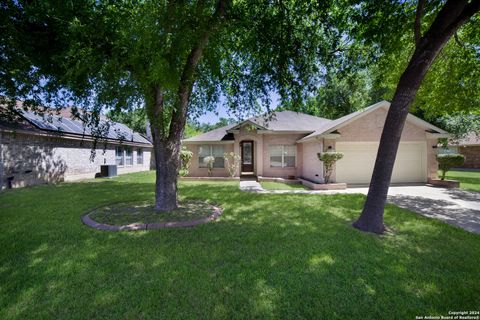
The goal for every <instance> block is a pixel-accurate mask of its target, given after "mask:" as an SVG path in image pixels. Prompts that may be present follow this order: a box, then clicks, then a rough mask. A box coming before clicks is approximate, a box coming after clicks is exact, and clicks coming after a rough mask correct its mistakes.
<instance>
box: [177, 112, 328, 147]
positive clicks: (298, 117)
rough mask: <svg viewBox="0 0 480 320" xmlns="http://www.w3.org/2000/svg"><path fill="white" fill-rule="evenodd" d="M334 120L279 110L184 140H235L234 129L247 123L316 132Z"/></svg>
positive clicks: (264, 128) (272, 128)
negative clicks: (232, 132)
mask: <svg viewBox="0 0 480 320" xmlns="http://www.w3.org/2000/svg"><path fill="white" fill-rule="evenodd" d="M330 122H332V120H328V119H325V118H320V117H315V116H311V115H308V114H304V113H300V112H294V111H288V110H287V111H279V112H274V113H271V114H264V115H261V116H258V117H253V118H249V119H247V120H245V121H241V122H239V123H235V124H231V125H228V126H225V127H222V128H218V129H215V130H212V131H209V132H205V133H203V134H201V135H198V136H195V137H191V138H188V139H185V140H183V141H184V142H201V141H205V142H213V141H228V140H234V137H233V134H231V133H229V132H231V131H232V130H237V129H240V128H241V127H242V126H245V125H254V126H257V128H258V129H260V130H267V131H274V132H282V131H283V132H304V133H310V132H314V131H315V129H316V128H318V127H319V126H321V125H324V124H327V123H330Z"/></svg>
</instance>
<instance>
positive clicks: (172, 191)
mask: <svg viewBox="0 0 480 320" xmlns="http://www.w3.org/2000/svg"><path fill="white" fill-rule="evenodd" d="M179 150H180V142H178V143H177V144H171V143H169V142H164V141H158V142H155V170H156V184H155V209H156V210H157V211H170V210H173V209H175V208H177V207H178V199H177V177H178V164H179Z"/></svg>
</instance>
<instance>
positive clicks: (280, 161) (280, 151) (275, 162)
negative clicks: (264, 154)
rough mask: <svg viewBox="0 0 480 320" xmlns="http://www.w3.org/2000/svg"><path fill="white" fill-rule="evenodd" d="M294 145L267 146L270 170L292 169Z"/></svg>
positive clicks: (294, 154) (293, 164)
mask: <svg viewBox="0 0 480 320" xmlns="http://www.w3.org/2000/svg"><path fill="white" fill-rule="evenodd" d="M296 149H297V148H296V146H295V145H280V144H278V145H271V146H269V152H270V167H272V168H294V167H295V156H296Z"/></svg>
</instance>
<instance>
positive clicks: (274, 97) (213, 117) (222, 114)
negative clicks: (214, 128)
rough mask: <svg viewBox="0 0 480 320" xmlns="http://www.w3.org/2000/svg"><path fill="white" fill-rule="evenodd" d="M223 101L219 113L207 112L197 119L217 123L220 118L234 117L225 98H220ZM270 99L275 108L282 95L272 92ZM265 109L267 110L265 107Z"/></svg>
mask: <svg viewBox="0 0 480 320" xmlns="http://www.w3.org/2000/svg"><path fill="white" fill-rule="evenodd" d="M220 100H221V101H220V102H219V103H218V107H217V113H218V114H215V113H214V112H207V113H206V114H204V115H202V116H200V117H199V118H198V119H197V121H198V122H200V123H210V124H215V123H217V122H218V120H219V119H220V118H234V119H235V116H234V115H233V114H232V115H230V114H228V110H227V108H226V107H225V105H224V104H223V99H220ZM270 100H271V106H270V108H271V109H272V110H274V109H275V108H277V107H278V105H279V104H280V96H279V95H278V94H276V93H274V92H271V93H270ZM264 111H266V110H265V109H264Z"/></svg>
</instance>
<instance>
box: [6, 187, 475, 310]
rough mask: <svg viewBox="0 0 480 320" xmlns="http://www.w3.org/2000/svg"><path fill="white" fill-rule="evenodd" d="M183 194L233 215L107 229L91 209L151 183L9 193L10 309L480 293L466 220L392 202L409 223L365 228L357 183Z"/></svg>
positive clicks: (354, 301)
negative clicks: (96, 224) (185, 225)
mask: <svg viewBox="0 0 480 320" xmlns="http://www.w3.org/2000/svg"><path fill="white" fill-rule="evenodd" d="M53 190H56V191H59V190H61V191H59V192H58V193H57V194H55V195H54V196H52V195H50V193H52V192H53ZM180 194H181V196H182V197H185V198H189V199H202V200H207V201H209V202H211V203H215V204H218V205H220V206H221V207H223V208H224V214H223V215H222V217H221V218H220V220H219V221H217V222H214V223H210V224H206V225H202V226H198V227H195V228H190V229H174V230H154V231H146V232H134V233H128V232H120V233H108V232H102V231H97V230H93V229H90V228H88V227H86V226H84V225H82V224H81V222H80V220H79V217H80V216H81V214H82V213H83V212H84V211H85V210H88V209H89V208H91V207H93V206H97V205H101V204H102V203H104V202H106V201H127V200H129V199H136V200H142V199H149V198H151V197H153V186H152V185H148V184H145V183H138V184H137V183H115V181H113V180H112V182H105V183H100V184H99V183H91V184H72V185H67V186H63V187H62V188H61V189H55V188H53V189H49V188H38V189H37V188H32V189H30V190H27V191H26V192H22V193H18V194H17V193H9V194H8V195H7V196H6V197H4V199H2V200H5V201H7V202H11V201H15V202H16V203H17V204H18V205H17V210H13V209H12V208H7V212H6V213H5V214H4V215H2V218H1V219H2V222H6V223H7V224H8V228H6V229H5V232H3V233H2V234H0V244H1V245H2V248H3V250H2V254H1V261H2V263H1V268H0V280H1V283H2V284H3V285H2V286H1V287H0V297H2V299H1V301H2V302H1V308H0V309H1V310H2V311H0V316H1V317H2V318H6V319H8V318H24V317H29V316H31V315H35V316H38V317H54V318H62V319H68V318H85V319H87V318H93V317H97V318H111V319H117V318H179V319H184V318H209V319H212V318H385V317H386V316H388V317H393V318H407V317H412V315H418V314H424V313H428V314H430V313H432V312H440V313H441V312H443V313H446V312H447V311H448V310H454V309H465V310H466V309H472V308H474V307H475V306H476V305H478V303H479V301H478V299H479V298H478V294H476V293H478V292H479V286H478V283H477V282H476V280H475V279H476V276H477V273H476V272H475V264H474V262H475V261H478V259H479V256H478V252H479V250H478V249H479V242H478V240H477V238H473V235H470V234H467V233H465V232H463V231H461V230H457V229H454V228H450V227H448V226H446V225H443V224H441V223H437V222H436V221H434V222H432V221H431V220H429V219H424V218H422V217H418V216H417V215H415V214H412V213H410V212H408V211H406V210H402V209H398V208H396V207H395V206H388V207H387V213H386V221H387V224H389V225H392V226H395V227H396V232H397V234H395V235H390V236H382V237H378V236H373V235H370V234H365V233H362V232H360V231H358V230H355V229H353V228H352V227H351V226H350V223H351V221H353V220H354V219H355V217H356V216H357V215H358V214H359V212H360V210H361V207H362V205H363V201H364V197H363V196H358V195H354V196H352V195H328V196H325V195H264V194H248V193H243V192H240V191H239V190H238V186H237V185H235V184H228V183H227V184H222V183H181V184H180ZM48 197H52V199H51V200H52V201H49V202H47V201H40V202H38V201H37V200H38V199H39V198H40V199H47V198H48ZM474 241H475V242H474ZM467 243H470V244H474V246H473V247H470V248H468V247H466V244H467ZM475 250H476V251H475ZM475 252H476V253H475ZM460 258H461V259H460ZM452 284H455V285H452Z"/></svg>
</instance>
